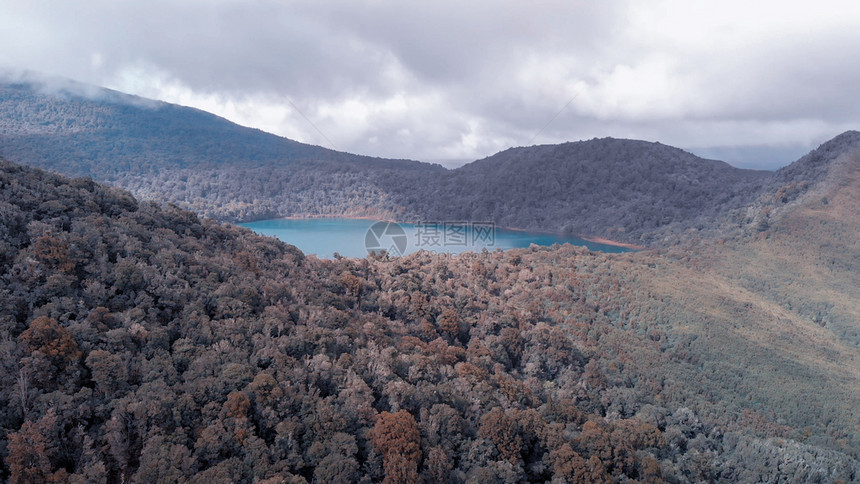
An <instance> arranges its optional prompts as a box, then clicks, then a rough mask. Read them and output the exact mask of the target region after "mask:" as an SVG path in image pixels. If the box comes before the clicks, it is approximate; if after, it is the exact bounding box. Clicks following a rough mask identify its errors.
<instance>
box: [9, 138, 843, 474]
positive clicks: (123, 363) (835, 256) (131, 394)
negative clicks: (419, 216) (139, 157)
mask: <svg viewBox="0 0 860 484" xmlns="http://www.w3.org/2000/svg"><path fill="white" fill-rule="evenodd" d="M857 159H858V157H857V156H856V154H851V153H848V154H845V156H837V157H836V158H835V161H834V162H833V163H830V164H829V165H828V166H829V168H828V170H827V174H826V176H825V177H824V182H823V183H820V184H818V185H816V186H817V187H818V188H817V189H820V190H822V192H820V193H819V192H814V191H813V190H810V191H808V192H807V193H806V194H805V195H803V196H801V197H799V198H797V199H796V200H794V201H792V202H789V203H788V204H786V206H785V207H783V210H782V211H780V212H778V213H777V214H776V215H774V216H773V219H772V223H771V225H770V227H769V228H768V229H767V230H765V231H759V230H758V228H754V229H750V231H749V235H748V236H747V238H746V239H741V240H738V241H736V242H732V243H729V244H722V245H720V244H716V243H714V244H705V245H703V246H702V247H701V248H700V252H681V251H680V249H673V250H676V251H677V253H674V252H672V251H664V252H655V251H646V252H639V253H626V254H615V255H611V254H595V253H590V252H589V251H587V250H585V249H581V248H575V247H571V246H564V247H553V248H533V249H525V250H512V251H507V252H503V253H502V252H499V253H487V254H464V255H461V256H458V257H451V256H447V255H434V254H430V253H420V254H415V255H411V256H408V257H403V258H394V259H378V260H377V259H366V260H352V259H343V260H336V261H323V260H318V259H316V258H313V257H304V256H303V255H302V254H301V253H300V252H298V251H297V250H295V248H292V247H289V246H287V245H285V244H282V243H280V242H278V241H276V240H274V239H268V238H262V237H258V236H255V235H253V234H251V233H250V232H248V231H245V230H241V229H237V228H234V227H228V226H223V225H219V224H217V223H214V222H212V221H209V220H199V219H197V218H196V216H195V215H194V214H192V213H189V212H185V211H182V210H179V209H177V208H175V207H160V206H158V205H155V204H153V203H149V202H138V201H137V200H135V199H134V198H133V197H131V196H130V195H129V194H127V193H125V192H123V191H120V190H117V189H113V188H106V187H103V186H101V185H98V184H96V183H93V182H92V181H89V180H84V179H71V180H70V179H66V178H63V177H59V176H57V175H52V174H49V173H45V172H42V171H39V170H34V169H31V168H24V167H20V166H16V165H12V164H9V163H5V162H2V161H0V366H2V371H0V400H2V404H0V408H2V409H3V410H2V412H0V457H2V462H3V466H2V467H0V479H3V478H7V477H8V478H9V479H10V480H11V481H13V482H26V481H39V482H42V481H47V480H56V481H63V480H70V481H73V482H105V481H107V482H121V481H135V482H151V481H157V480H167V481H178V480H183V479H187V480H189V481H191V482H222V481H232V482H253V481H265V480H270V481H271V482H282V481H287V482H306V481H307V482H310V481H312V480H318V481H339V482H346V481H353V480H356V481H357V480H360V479H363V480H365V481H370V482H378V481H381V480H382V479H384V478H387V479H390V480H399V479H405V480H413V481H414V480H417V479H419V478H420V479H425V480H427V481H430V482H467V481H468V482H472V481H482V482H485V481H500V482H520V481H530V482H546V481H550V480H553V479H556V480H560V481H567V482H589V481H590V482H593V481H595V480H599V481H629V480H630V479H636V480H638V481H640V482H660V481H661V480H664V479H665V480H669V481H672V482H701V481H747V482H750V481H752V482H759V481H761V482H780V481H781V482H812V481H817V482H836V481H838V480H840V479H841V480H843V481H846V482H848V481H853V480H856V479H858V477H860V463H858V461H857V458H858V457H860V436H858V432H857V429H858V428H860V425H858V424H860V422H858V418H860V416H858V414H857V411H856V409H857V408H860V380H858V374H857V368H858V365H857V364H856V362H857V361H860V348H858V346H857V344H856V340H855V339H854V338H855V335H856V329H857V327H858V323H857V318H856V316H857V312H856V304H855V301H858V300H860V294H858V293H857V291H858V287H860V286H858V285H857V284H853V283H854V282H856V277H857V272H856V271H855V268H856V266H857V260H858V259H857V255H858V251H857V249H858V248H857V246H856V240H857V238H854V239H853V240H854V241H855V242H854V243H853V244H849V245H848V246H847V247H845V248H844V249H843V250H839V247H840V246H839V237H840V236H841V235H846V236H854V235H856V231H857V220H856V217H857V213H858V212H857V211H856V210H855V208H856V206H857V200H858V198H857V195H858V183H857V181H858V179H860V177H858V173H860V167H858V166H857ZM820 194H823V196H826V197H827V200H828V202H827V204H824V205H822V203H821V202H822V199H823V198H822V196H819V195H820ZM821 221H825V222H826V224H824V225H825V226H826V227H829V228H828V229H827V230H824V231H817V230H815V228H816V227H817V226H818V225H821ZM809 222H815V223H811V224H810V223H809ZM816 224H817V225H816ZM768 238H769V239H768ZM764 241H767V242H768V243H765V242H764ZM770 242H773V243H775V244H777V245H774V246H773V247H774V248H773V249H769V248H768V247H769V245H768V244H769V243H770ZM810 244H813V245H810ZM815 244H817V245H815ZM816 247H821V248H822V249H823V250H822V252H821V255H822V256H823V257H824V258H825V259H823V260H816V259H809V260H807V261H805V262H804V263H802V264H799V265H797V266H789V265H787V264H784V263H783V259H776V258H774V255H775V252H774V251H776V252H779V251H781V250H789V252H788V254H792V253H794V252H791V251H800V250H813V249H814V248H816ZM805 248H807V249H805ZM745 251H747V252H748V255H747V258H746V259H742V260H740V261H738V259H737V256H738V255H740V254H743V253H744V252H745ZM799 255H801V256H804V255H807V254H806V253H799ZM785 257H788V256H785ZM784 260H785V261H786V262H788V259H784ZM754 264H759V266H758V267H757V266H755V265H754ZM761 264H763V265H764V266H761ZM738 266H749V269H748V272H747V273H738V272H737V267H738ZM760 267H766V268H767V271H769V272H761V271H759V270H756V268H760ZM793 270H794V271H799V273H795V272H791V271H793ZM807 277H809V278H810V279H808V280H807V279H805V278H807ZM819 277H826V278H828V280H827V281H824V282H823V283H819V281H818V279H817V278H819ZM780 281H783V284H780V283H779V282H780ZM818 304H824V305H826V304H831V306H829V307H827V306H820V307H819V306H817V305H818ZM819 309H821V310H826V313H822V316H823V317H824V318H825V319H824V320H823V322H824V324H821V321H816V320H815V316H816V315H817V313H815V312H814V311H815V310H819ZM810 311H812V312H810ZM852 318H853V319H852ZM851 328H854V331H855V332H853V333H852V332H851V331H852V329H851Z"/></svg>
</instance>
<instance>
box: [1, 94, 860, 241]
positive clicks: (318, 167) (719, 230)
mask: <svg viewBox="0 0 860 484" xmlns="http://www.w3.org/2000/svg"><path fill="white" fill-rule="evenodd" d="M55 84H56V83H55ZM66 86H67V87H65V88H64V87H62V84H60V87H57V85H53V84H52V87H51V88H50V89H48V88H47V87H46V86H45V85H40V84H38V83H9V82H7V83H5V84H0V154H2V155H4V156H6V157H7V158H8V159H11V160H15V161H17V162H20V163H26V164H28V165H32V166H39V167H43V168H48V169H52V170H56V171H58V172H61V173H65V174H68V175H72V176H91V177H93V178H94V179H96V180H99V181H104V182H107V183H111V184H114V185H117V186H120V187H123V188H125V189H128V190H130V191H131V192H132V193H134V194H135V195H137V196H139V197H143V198H149V199H154V200H160V201H169V202H173V203H176V204H178V205H180V206H182V207H185V208H188V209H191V210H193V211H195V212H197V213H198V214H201V215H205V216H210V217H213V218H216V219H220V220H227V221H249V220H254V219H261V218H274V217H282V216H317V215H340V216H369V217H378V218H387V219H395V220H399V221H407V222H417V221H446V220H457V221H461V220H475V221H490V222H495V223H496V224H498V225H499V226H505V227H514V228H527V229H536V230H545V231H551V232H571V233H575V234H583V235H591V236H599V237H606V238H610V239H615V240H620V241H625V242H631V243H636V244H641V245H665V244H670V243H676V242H678V241H681V240H685V239H689V238H691V237H693V238H695V237H699V236H701V235H707V236H714V235H717V236H724V235H726V234H727V233H729V232H733V231H735V230H737V229H738V228H742V227H744V226H746V225H749V224H752V223H754V224H760V226H761V227H764V226H766V224H767V216H768V215H769V213H770V212H767V213H765V214H764V215H762V213H763V212H761V208H762V207H763V206H764V205H763V204H766V200H764V199H762V198H761V197H763V196H765V198H767V196H766V195H767V194H770V193H772V194H776V192H779V190H780V188H782V187H786V188H785V189H784V190H783V191H782V192H781V194H780V197H782V198H785V196H796V195H798V194H800V193H802V192H803V191H804V190H806V189H807V188H808V187H809V186H811V185H812V184H814V183H816V180H818V178H819V177H820V176H821V173H822V171H821V166H822V165H824V164H826V163H824V162H822V161H821V160H825V159H826V158H827V156H828V154H827V153H828V152H827V150H828V149H829V148H827V147H828V146H831V145H833V143H836V144H840V143H849V144H850V143H857V142H858V141H857V139H856V138H857V135H856V132H849V133H846V134H845V135H842V136H840V137H837V138H836V139H835V140H834V142H831V143H828V144H825V145H823V146H822V148H819V150H816V151H814V152H812V153H811V154H809V155H807V156H806V157H804V158H801V160H798V161H797V162H796V163H794V164H792V165H790V166H789V167H786V168H784V169H781V170H779V171H777V172H776V173H772V172H763V171H754V170H744V169H738V168H734V167H731V166H729V165H727V164H726V163H723V162H719V161H713V160H705V159H702V158H699V157H696V156H695V155H692V154H690V153H688V152H685V151H682V150H680V149H677V148H672V147H670V146H666V145H662V144H659V143H648V142H644V141H635V140H622V139H612V138H605V139H594V140H590V141H581V142H576V143H564V144H560V145H547V146H532V147H525V148H512V149H509V150H506V151H503V152H501V153H498V154H496V155H493V156H491V157H489V158H486V159H483V160H479V161H475V162H473V163H470V164H467V165H465V166H463V167H460V168H458V169H455V170H446V169H444V168H442V167H441V166H439V165H432V164H427V163H420V162H417V161H409V160H387V159H381V158H371V157H366V156H359V155H352V154H348V153H341V152H337V151H332V150H328V149H325V148H321V147H318V146H310V145H306V144H302V143H298V142H296V141H292V140H289V139H286V138H282V137H278V136H274V135H271V134H267V133H264V132H262V131H259V130H255V129H250V128H244V127H241V126H238V125H235V124H233V123H230V122H229V121H226V120H224V119H222V118H219V117H217V116H214V115H211V114H208V113H205V112H202V111H199V110H196V109H191V108H185V107H180V106H175V105H171V104H166V103H161V102H156V101H150V100H145V99H142V98H138V97H134V96H128V95H125V94H121V93H118V92H115V91H109V90H105V89H99V88H94V87H91V86H83V85H79V84H74V83H70V84H67V85H66ZM852 133H854V134H852ZM834 146H835V145H834ZM792 184H793V185H792ZM786 194H787V195H786ZM750 207H752V208H750ZM763 220H764V221H763Z"/></svg>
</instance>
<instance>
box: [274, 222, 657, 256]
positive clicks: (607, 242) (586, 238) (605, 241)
mask: <svg viewBox="0 0 860 484" xmlns="http://www.w3.org/2000/svg"><path fill="white" fill-rule="evenodd" d="M326 218H349V219H356V220H374V221H377V222H394V223H412V224H414V222H398V221H397V220H394V219H392V218H386V217H371V216H367V215H290V216H288V217H278V219H279V220H309V219H326ZM497 228H500V229H503V230H511V231H515V232H533V233H544V234H547V235H554V236H559V237H568V236H570V234H565V233H562V232H552V231H545V230H534V229H523V228H519V227H497ZM576 237H578V238H580V239H582V240H584V241H586V242H593V243H595V244H603V245H611V246H614V247H623V248H625V249H630V250H647V249H648V247H645V246H644V245H636V244H631V243H628V242H620V241H617V240H612V239H607V238H604V237H596V236H591V235H585V234H576Z"/></svg>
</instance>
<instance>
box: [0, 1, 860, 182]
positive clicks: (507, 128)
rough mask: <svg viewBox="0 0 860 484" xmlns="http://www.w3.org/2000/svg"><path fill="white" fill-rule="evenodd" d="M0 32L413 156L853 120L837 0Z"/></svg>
mask: <svg viewBox="0 0 860 484" xmlns="http://www.w3.org/2000/svg"><path fill="white" fill-rule="evenodd" d="M0 45H2V48H0V66H2V67H4V68H7V69H17V70H22V69H28V70H34V71H38V72H42V73H46V74H51V75H59V76H65V77H69V78H72V79H75V80H78V81H82V82H86V83H92V84H97V85H102V86H107V87H111V88H114V89H118V90H121V91H124V92H128V93H132V94H138V95H141V96H145V97H151V98H156V99H161V100H164V101H168V102H175V103H179V104H183V105H188V106H194V107H198V108H201V109H205V110H207V111H211V112H213V113H216V114H219V115H221V116H224V117H226V118H228V119H231V120H233V121H235V122H238V123H240V124H243V125H247V126H253V127H258V128H261V129H264V130H266V131H270V132H273V133H277V134H280V135H283V136H287V137H289V138H292V139H296V140H299V141H303V142H307V143H312V144H319V145H323V146H328V147H334V148H336V149H338V150H343V151H349V152H354V153H361V154H368V155H375V156H384V157H398V158H413V159H419V160H424V161H438V160H446V159H453V160H474V159H477V158H482V157H485V156H488V155H490V154H493V153H495V152H497V151H499V150H502V149H505V148H509V147H511V146H527V145H532V144H546V143H558V142H562V141H576V140H581V139H590V138H593V137H604V136H613V137H624V138H638V139H645V140H650V141H660V142H663V143H666V144H671V145H674V146H679V147H683V148H686V149H690V150H692V151H694V152H696V153H700V154H710V155H712V156H713V155H725V156H723V158H724V159H727V161H733V162H735V164H738V165H747V166H750V165H757V166H774V165H775V164H786V163H788V162H790V161H793V159H794V158H796V156H794V155H795V154H800V153H802V152H804V151H805V150H808V149H809V148H810V147H814V146H815V145H817V144H818V143H820V142H822V141H825V140H826V139H829V138H831V137H833V136H835V135H837V134H839V133H841V132H843V131H845V130H847V129H860V102H858V100H860V61H858V60H860V8H858V7H857V5H856V3H855V2H833V1H822V0H818V1H815V2H792V1H784V0H783V1H749V0H746V1H727V0H720V1H713V2H711V1H706V2H701V1H698V2H697V1H692V0H685V1H654V0H649V1H647V2H645V1H639V2H632V1H631V2H621V1H593V2H576V1H570V0H565V1H525V0H517V1H505V0H502V1H500V0H494V1H482V2H464V1H462V0H461V1H456V2H454V1H447V0H434V1H432V2H420V3H419V2H412V1H402V0H397V1H395V0H391V1H389V0H379V1H367V2H359V1H342V2H341V1H337V2H334V1H321V0H310V1H287V0H277V1H252V0H190V1H179V0H166V1H165V0H147V1H139V0H137V1H133V2H132V1H121V0H97V1H80V2H77V1H76V2H68V1H60V0H57V1H43V0H23V1H17V0H12V1H10V0H5V1H3V2H2V4H0ZM715 148H718V149H715ZM785 157H791V158H790V159H782V158H785ZM732 158H733V159H732ZM756 160H757V161H756ZM779 162H781V163H779Z"/></svg>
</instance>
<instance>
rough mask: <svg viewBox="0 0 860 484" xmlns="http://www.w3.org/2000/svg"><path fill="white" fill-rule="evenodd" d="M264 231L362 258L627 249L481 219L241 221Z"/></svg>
mask: <svg viewBox="0 0 860 484" xmlns="http://www.w3.org/2000/svg"><path fill="white" fill-rule="evenodd" d="M239 225H241V226H242V227H247V228H249V229H251V230H253V231H254V232H256V233H258V234H262V235H269V236H274V237H277V238H279V239H281V240H283V241H284V242H286V243H288V244H292V245H295V246H296V247H298V248H299V249H300V250H301V251H302V252H304V253H305V254H315V255H317V256H318V257H324V258H332V257H334V254H335V253H338V254H340V255H342V256H345V257H361V258H363V257H366V256H367V254H368V253H369V251H382V250H385V251H387V252H388V253H390V254H395V255H403V254H410V253H412V252H416V251H418V250H421V249H423V250H429V251H433V252H447V253H452V254H459V253H461V252H466V251H474V252H479V251H481V250H482V249H485V248H486V249H487V250H490V251H493V250H495V249H503V250H504V249H514V248H522V247H528V246H529V245H531V244H536V245H543V246H550V245H553V244H564V243H570V244H574V245H581V246H585V247H588V248H589V249H591V250H599V251H603V252H626V251H628V250H630V249H626V248H623V247H617V246H614V245H606V244H599V243H595V242H588V241H586V240H582V239H579V238H576V237H565V236H561V235H553V234H546V233H540V232H526V231H520V230H507V229H501V228H497V227H494V226H493V225H492V224H485V223H474V224H471V223H424V224H406V223H394V222H390V223H389V222H378V221H374V220H363V219H349V218H314V219H298V220H293V219H272V220H260V221H257V222H249V223H243V224H239Z"/></svg>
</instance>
